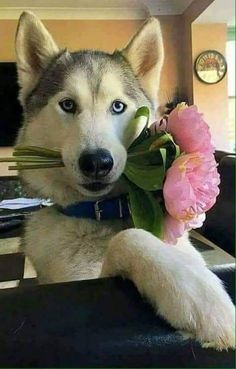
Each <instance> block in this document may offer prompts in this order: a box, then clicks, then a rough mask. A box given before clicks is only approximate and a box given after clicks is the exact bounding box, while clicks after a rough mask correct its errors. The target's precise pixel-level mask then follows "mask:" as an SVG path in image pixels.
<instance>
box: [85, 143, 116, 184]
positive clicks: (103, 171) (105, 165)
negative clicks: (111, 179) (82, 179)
mask: <svg viewBox="0 0 236 369" xmlns="http://www.w3.org/2000/svg"><path fill="white" fill-rule="evenodd" d="M113 164H114V162H113V158H112V156H111V154H110V152H109V151H108V150H106V149H97V150H94V151H84V152H83V153H82V154H81V156H80V158H79V168H80V170H81V172H82V173H83V174H84V175H85V176H86V177H88V178H90V179H94V180H98V179H103V178H104V177H106V176H107V174H108V173H109V172H110V171H111V170H112V168H113Z"/></svg>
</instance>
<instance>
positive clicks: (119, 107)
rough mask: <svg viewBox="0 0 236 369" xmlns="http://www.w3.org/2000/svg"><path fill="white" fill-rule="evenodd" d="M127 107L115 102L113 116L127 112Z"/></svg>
mask: <svg viewBox="0 0 236 369" xmlns="http://www.w3.org/2000/svg"><path fill="white" fill-rule="evenodd" d="M126 107H127V105H126V104H124V103H123V102H121V101H120V100H115V101H113V103H112V105H111V112H112V114H121V113H123V112H124V111H125V109H126Z"/></svg>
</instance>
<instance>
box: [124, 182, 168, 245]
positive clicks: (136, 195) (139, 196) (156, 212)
mask: <svg viewBox="0 0 236 369" xmlns="http://www.w3.org/2000/svg"><path fill="white" fill-rule="evenodd" d="M127 183H128V187H129V202H130V209H131V214H132V219H133V222H134V225H135V227H136V228H142V229H145V230H146V231H148V232H151V233H152V234H154V235H155V236H156V237H159V238H162V236H163V225H164V216H163V211H162V208H161V205H160V203H159V202H158V199H155V198H154V196H153V194H151V193H149V192H146V191H143V190H142V189H140V188H138V187H137V186H135V185H133V184H132V183H130V182H129V181H127Z"/></svg>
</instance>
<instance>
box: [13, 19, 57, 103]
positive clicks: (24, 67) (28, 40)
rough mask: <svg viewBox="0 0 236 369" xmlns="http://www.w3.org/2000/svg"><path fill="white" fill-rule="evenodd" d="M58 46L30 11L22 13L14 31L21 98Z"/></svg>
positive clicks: (55, 52)
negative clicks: (15, 31)
mask: <svg viewBox="0 0 236 369" xmlns="http://www.w3.org/2000/svg"><path fill="white" fill-rule="evenodd" d="M58 53H59V48H58V46H57V45H56V43H55V42H54V40H53V38H52V36H51V35H50V33H49V32H48V31H47V29H46V28H45V27H44V25H43V24H42V22H41V21H40V20H39V19H38V18H37V17H36V16H35V15H34V14H33V13H31V12H24V13H22V15H21V17H20V19H19V23H18V27H17V33H16V60H17V70H18V80H19V84H20V87H21V98H23V97H24V96H25V95H26V94H27V93H28V92H30V91H31V90H32V89H33V88H34V86H35V85H36V83H37V81H38V79H39V76H40V75H41V73H42V71H43V70H44V69H45V68H46V66H47V65H48V63H49V62H50V61H51V60H52V58H53V57H55V56H56V55H57V54H58Z"/></svg>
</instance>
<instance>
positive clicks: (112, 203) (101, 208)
mask: <svg viewBox="0 0 236 369" xmlns="http://www.w3.org/2000/svg"><path fill="white" fill-rule="evenodd" d="M58 210H59V211H60V212H61V213H62V214H64V215H67V216H69V217H75V218H89V219H95V220H98V221H100V220H109V219H125V218H128V217H129V216H130V209H129V204H128V199H127V197H126V196H119V197H114V198H112V199H106V200H98V201H82V202H77V203H74V204H71V205H68V206H65V207H61V206H58Z"/></svg>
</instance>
